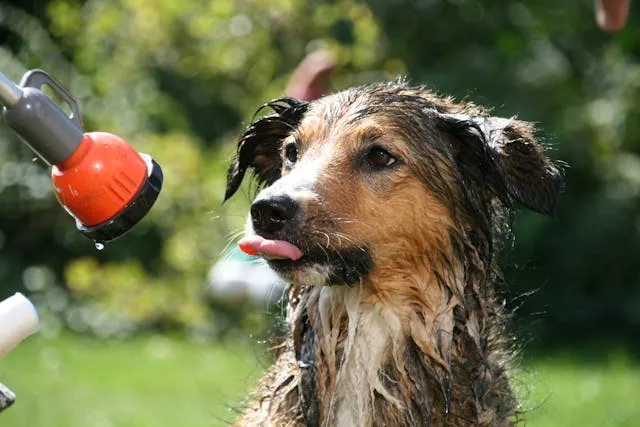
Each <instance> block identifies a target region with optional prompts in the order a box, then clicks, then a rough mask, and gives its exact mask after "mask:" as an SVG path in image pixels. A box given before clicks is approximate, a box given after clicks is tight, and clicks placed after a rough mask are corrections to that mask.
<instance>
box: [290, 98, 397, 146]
mask: <svg viewBox="0 0 640 427" xmlns="http://www.w3.org/2000/svg"><path fill="white" fill-rule="evenodd" d="M390 111H391V109H388V110H385V109H384V108H383V106H382V105H381V103H379V102H372V99H371V97H370V96H367V94H366V93H359V92H353V91H344V92H339V93H337V94H334V95H330V96H327V97H324V98H321V99H319V100H317V101H314V102H312V103H311V104H310V106H309V109H308V111H307V112H306V114H305V115H304V117H303V119H302V121H301V122H300V124H299V125H298V127H297V129H296V132H295V134H294V138H295V139H297V140H299V141H300V142H302V143H305V142H314V141H318V140H328V139H331V140H340V141H343V142H344V138H336V137H339V136H348V137H349V140H350V141H352V142H354V143H357V142H358V141H362V140H366V139H375V138H377V137H379V136H381V134H382V133H389V132H391V131H392V129H393V128H394V126H393V124H394V123H393V115H392V114H388V113H389V112H390Z"/></svg>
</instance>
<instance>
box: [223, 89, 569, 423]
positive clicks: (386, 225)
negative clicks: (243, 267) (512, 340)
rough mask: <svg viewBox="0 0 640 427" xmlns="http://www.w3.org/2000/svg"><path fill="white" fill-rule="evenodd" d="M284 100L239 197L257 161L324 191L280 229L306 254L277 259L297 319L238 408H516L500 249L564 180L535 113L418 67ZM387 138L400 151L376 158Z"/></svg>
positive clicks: (470, 417) (278, 411)
mask: <svg viewBox="0 0 640 427" xmlns="http://www.w3.org/2000/svg"><path fill="white" fill-rule="evenodd" d="M268 106H269V107H271V108H272V109H273V110H274V114H272V115H269V116H266V117H263V118H259V119H258V120H256V121H255V122H254V123H252V124H251V125H250V126H249V128H248V129H247V130H246V131H245V133H244V134H243V136H242V137H241V139H240V142H239V145H238V154H237V157H236V159H235V160H234V162H233V163H232V165H231V167H230V168H229V176H228V183H227V194H226V197H227V198H228V197H230V196H231V195H233V193H234V192H235V191H236V190H237V188H238V186H239V185H240V182H241V181H242V179H243V176H244V173H245V171H246V170H248V169H252V170H253V171H254V172H255V175H256V177H257V179H258V181H259V182H260V183H261V184H263V185H265V187H266V189H265V190H264V192H263V193H261V195H259V196H258V197H259V198H260V197H268V196H269V195H273V194H293V193H294V192H295V191H298V190H299V189H300V188H302V189H303V190H305V191H306V193H304V194H311V196H304V197H302V196H301V197H299V200H298V199H296V200H297V201H298V202H299V204H300V206H301V211H302V213H301V217H300V219H299V223H296V224H297V225H295V226H294V225H292V226H291V227H290V228H288V229H287V230H286V231H283V232H282V233H281V234H279V235H277V236H270V237H269V238H277V239H281V240H287V241H289V242H291V243H293V244H295V245H297V246H298V247H300V248H301V249H302V250H303V252H304V253H305V257H303V258H302V259H301V260H300V261H298V262H291V261H270V264H271V265H272V267H273V268H274V269H275V270H276V271H278V272H279V273H281V274H282V275H283V276H284V277H285V278H286V279H288V280H289V281H290V282H291V286H290V288H289V293H288V308H287V323H288V325H289V328H290V334H289V335H288V337H286V338H285V339H284V340H283V342H282V343H281V344H280V345H279V346H278V347H277V352H276V362H275V364H274V365H273V366H272V367H271V368H270V369H269V370H268V371H267V373H266V374H265V376H264V377H263V379H262V381H261V383H260V386H259V387H258V389H257V390H256V392H255V393H254V400H253V402H252V403H251V405H250V406H249V408H248V409H247V411H246V412H245V413H244V414H243V416H242V417H241V418H240V419H239V420H238V424H240V425H306V426H319V425H353V424H354V423H355V424H360V425H386V426H414V425H424V426H440V425H452V426H463V425H464V426H467V425H483V426H489V425H509V424H511V423H513V422H514V421H516V418H517V412H518V403H517V401H516V398H515V396H514V393H513V391H512V389H511V387H510V384H509V371H508V364H509V359H510V350H509V346H508V345H507V339H508V337H507V336H506V332H505V330H504V327H505V313H504V310H503V307H502V305H501V304H500V303H499V302H498V301H497V299H496V296H495V289H494V288H495V286H496V284H497V282H499V277H500V275H499V271H498V268H497V266H496V257H497V249H498V246H499V242H500V240H501V239H502V238H503V237H504V235H505V234H508V227H509V218H510V213H511V209H512V207H514V205H515V204H520V205H523V206H525V207H528V208H530V209H533V210H536V211H538V212H542V213H551V212H552V211H553V209H554V205H555V200H556V196H557V194H558V191H559V189H560V187H561V182H562V179H561V176H560V173H559V171H558V169H557V168H556V167H555V166H554V165H553V164H552V163H551V162H550V161H549V160H548V159H547V158H546V157H544V155H543V152H542V148H541V146H540V145H538V144H537V143H536V142H535V140H534V136H533V129H532V128H531V126H530V125H529V124H527V123H525V122H522V121H518V120H507V119H500V118H494V117H489V116H488V114H487V112H486V111H485V110H483V109H482V108H479V107H476V106H474V105H472V104H461V103H455V102H453V101H452V100H451V99H449V98H441V97H438V96H436V95H434V94H433V93H431V92H429V91H427V90H425V89H424V88H419V87H418V88H416V87H410V86H408V85H406V84H405V83H403V82H394V83H385V84H377V85H369V86H364V87H360V88H355V89H350V90H347V91H345V92H341V93H338V94H336V95H333V96H330V97H327V98H323V99H321V100H318V101H315V102H313V103H311V104H306V103H301V102H298V101H295V100H291V99H283V100H279V101H276V102H273V103H270V104H268ZM291 144H294V145H295V146H296V147H297V150H298V153H299V154H298V159H297V160H296V162H295V163H294V164H292V163H291V162H288V161H286V160H285V159H284V157H283V156H284V155H285V153H284V151H285V150H284V149H283V147H285V146H287V145H291ZM376 146H382V147H383V148H384V149H385V150H387V151H388V152H389V153H391V154H392V155H393V157H394V158H396V159H397V161H396V163H393V164H392V165H390V166H389V167H385V168H377V167H374V166H371V164H372V163H371V161H370V158H371V156H372V154H371V153H372V150H373V148H371V147H376ZM306 171H313V176H312V179H311V178H310V179H309V182H306V181H305V179H306V178H305V179H302V178H304V177H305V175H304V174H305V173H307V172H306ZM289 174H293V175H291V176H290V177H288V175H289ZM298 187H300V188H298ZM294 190H295V191H294ZM296 194H297V193H296ZM300 194H303V193H300ZM314 254H315V255H314ZM317 265H320V266H322V270H321V271H322V273H317V272H316V270H317V269H316V270H313V272H311V273H310V272H309V271H311V270H308V269H305V268H307V267H309V266H317ZM318 271H320V270H318Z"/></svg>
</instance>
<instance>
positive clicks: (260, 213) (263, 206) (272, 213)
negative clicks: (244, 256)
mask: <svg viewBox="0 0 640 427" xmlns="http://www.w3.org/2000/svg"><path fill="white" fill-rule="evenodd" d="M297 212H298V204H297V203H296V202H295V201H294V200H293V199H292V198H291V197H288V196H274V197H269V198H267V199H260V200H256V201H255V202H253V204H252V205H251V221H252V222H253V228H254V230H255V231H256V232H259V233H260V232H262V233H267V234H271V233H275V232H278V231H280V230H282V229H283V228H284V226H285V225H286V224H287V222H288V221H290V220H291V219H293V217H294V216H295V215H296V213H297Z"/></svg>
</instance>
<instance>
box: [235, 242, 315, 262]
mask: <svg viewBox="0 0 640 427" xmlns="http://www.w3.org/2000/svg"><path fill="white" fill-rule="evenodd" d="M238 247H239V248H240V250H241V251H242V252H244V253H245V254H248V255H259V256H263V257H266V258H275V259H292V260H294V261H295V260H297V259H299V258H301V257H302V255H303V253H302V251H301V250H300V249H298V247H297V246H294V245H292V244H291V243H289V242H285V241H282V240H267V239H265V238H264V237H260V236H250V237H243V238H242V239H240V241H239V242H238Z"/></svg>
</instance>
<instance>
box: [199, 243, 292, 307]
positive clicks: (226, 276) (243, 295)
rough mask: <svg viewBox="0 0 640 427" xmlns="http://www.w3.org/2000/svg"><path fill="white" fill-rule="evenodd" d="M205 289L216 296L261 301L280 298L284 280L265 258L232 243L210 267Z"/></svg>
mask: <svg viewBox="0 0 640 427" xmlns="http://www.w3.org/2000/svg"><path fill="white" fill-rule="evenodd" d="M207 290H208V292H209V293H210V294H211V296H212V297H214V298H216V299H221V300H234V301H236V300H244V299H246V300H250V301H251V302H253V303H255V304H264V303H272V302H275V301H278V300H279V299H280V297H281V296H282V292H283V290H284V282H283V281H282V279H280V277H278V275H277V274H276V273H274V272H273V270H271V268H270V267H269V266H268V265H267V263H266V261H265V260H264V259H262V258H260V257H254V256H250V255H246V254H244V253H243V252H241V251H240V250H239V249H238V248H237V247H233V248H232V249H231V250H230V251H228V252H227V253H225V254H224V255H223V257H222V258H221V259H220V260H219V261H218V262H217V263H216V264H215V265H214V266H213V267H211V269H210V270H209V274H208V275H207Z"/></svg>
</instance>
